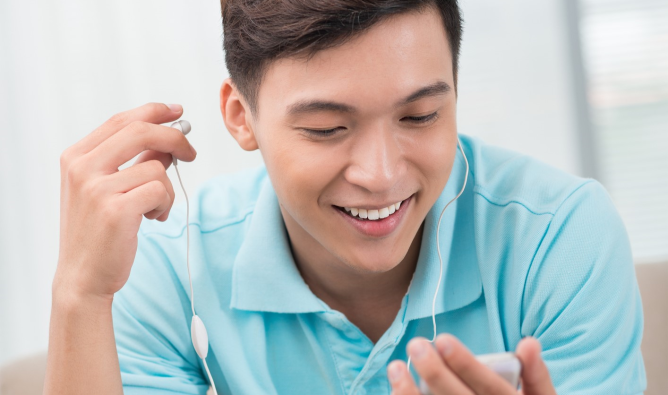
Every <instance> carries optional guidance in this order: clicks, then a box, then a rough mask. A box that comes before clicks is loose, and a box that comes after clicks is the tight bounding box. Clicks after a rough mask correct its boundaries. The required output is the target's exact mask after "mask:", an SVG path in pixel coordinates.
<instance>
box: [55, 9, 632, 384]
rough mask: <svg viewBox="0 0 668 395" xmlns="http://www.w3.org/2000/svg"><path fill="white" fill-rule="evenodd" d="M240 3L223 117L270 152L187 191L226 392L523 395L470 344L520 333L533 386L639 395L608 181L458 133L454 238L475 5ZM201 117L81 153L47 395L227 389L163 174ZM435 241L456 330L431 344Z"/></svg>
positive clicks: (68, 198) (111, 126)
mask: <svg viewBox="0 0 668 395" xmlns="http://www.w3.org/2000/svg"><path fill="white" fill-rule="evenodd" d="M222 8H223V25H224V29H225V30H224V33H225V36H224V37H225V50H226V61H227V66H228V69H229V71H230V75H231V79H227V80H226V81H225V82H224V83H223V86H222V88H221V91H220V99H221V103H220V104H221V112H222V115H223V119H224V121H225V125H226V126H227V129H228V130H229V132H230V133H231V134H232V135H233V136H234V138H235V139H236V140H237V142H238V143H239V145H240V146H241V147H242V148H243V149H245V150H255V149H260V151H261V153H262V156H263V158H264V162H265V165H266V168H265V167H263V168H261V169H257V170H253V171H245V172H242V173H239V174H236V175H232V176H220V177H216V178H214V179H212V180H210V181H209V182H207V183H205V184H204V185H202V186H201V187H200V188H199V189H198V190H197V192H196V194H195V195H194V196H192V195H191V197H190V204H191V207H190V208H191V211H190V218H189V224H190V225H189V229H190V232H191V233H192V234H191V236H190V262H191V270H192V275H193V286H194V288H195V295H196V298H195V299H194V306H195V309H196V311H197V313H198V315H199V316H200V317H201V318H202V319H203V320H204V322H205V323H206V325H207V328H208V334H209V352H208V357H207V359H206V360H207V363H208V367H209V368H210V371H211V375H212V377H213V379H214V382H215V384H216V388H217V390H218V393H220V394H388V393H390V391H392V392H393V393H395V394H417V393H418V389H417V387H416V385H415V382H416V381H417V380H418V379H419V378H420V377H421V378H422V379H424V380H425V382H426V383H427V385H428V386H429V387H430V390H431V392H432V393H434V394H514V393H516V390H515V389H513V388H511V387H510V386H509V385H508V384H506V383H505V382H504V381H503V380H502V379H501V378H500V377H499V376H497V375H496V374H495V373H493V372H492V371H491V370H489V369H487V368H486V367H484V366H483V365H481V364H479V363H478V362H476V360H475V359H474V357H473V354H484V353H494V352H503V351H514V350H516V352H517V355H518V356H519V358H520V360H521V361H522V363H523V371H522V387H523V389H522V391H523V393H524V394H525V395H529V394H555V393H556V392H559V393H560V394H639V393H642V391H643V390H644V387H645V375H644V367H643V362H642V357H641V354H640V340H641V333H642V309H641V304H640V297H639V293H638V289H637V284H636V280H635V276H634V269H633V265H632V258H631V252H630V248H629V242H628V240H627V236H626V233H625V230H624V226H623V224H622V222H621V220H620V218H619V215H618V214H617V212H616V211H615V209H614V206H613V204H612V202H611V201H610V198H609V196H608V195H607V193H606V192H605V190H604V189H603V188H602V187H601V185H600V184H599V183H597V182H596V181H594V180H591V179H582V178H578V177H575V176H571V175H568V174H565V173H563V172H561V171H558V170H555V169H553V168H550V167H548V166H546V165H544V164H541V163H540V162H538V161H536V160H533V159H530V158H528V157H526V156H522V155H518V154H515V153H512V152H509V151H505V150H501V149H498V148H494V147H490V146H487V145H485V144H483V143H482V142H481V141H479V140H476V139H473V138H469V137H466V136H460V140H461V144H462V148H463V151H464V153H465V154H466V157H467V159H468V165H469V169H468V180H467V182H466V184H465V188H464V189H463V193H462V195H461V196H460V197H459V199H458V200H456V201H455V202H454V203H453V204H451V205H450V206H449V207H448V210H447V211H445V214H444V216H443V219H442V222H441V228H440V231H439V232H437V225H438V220H439V218H438V217H439V214H440V213H441V210H442V209H443V207H444V205H445V204H446V203H447V202H448V201H450V200H451V199H452V198H454V197H455V196H456V195H457V194H458V192H459V191H460V189H461V188H462V187H463V186H464V180H465V179H466V165H465V160H464V156H463V155H462V153H461V152H459V151H458V146H457V142H458V135H457V127H456V121H455V114H456V92H457V90H456V87H457V84H456V81H457V58H458V53H459V43H460V37H461V19H460V14H459V9H458V7H457V4H456V2H455V1H446V0H438V1H437V0H432V1H427V0H424V1H419V0H384V1H380V0H365V1H362V0H327V1H323V0H300V1H293V0H272V1H270V0H258V1H249V0H229V1H227V2H225V1H224V2H223V3H222ZM181 115H182V108H181V107H180V106H178V105H172V106H166V105H163V104H149V105H146V106H143V107H140V108H137V109H134V110H131V111H128V112H125V113H122V114H118V115H116V116H114V117H112V118H111V119H110V120H109V121H107V122H106V123H104V124H103V125H102V126H100V128H98V129H97V130H95V131H94V132H93V133H91V134H90V135H89V136H87V137H86V138H84V139H83V140H81V141H80V142H78V143H77V144H75V145H74V146H72V147H70V148H68V149H67V150H66V151H65V152H64V153H63V156H62V160H61V162H62V163H61V168H62V196H61V199H62V207H61V213H62V226H61V249H60V256H59V264H58V271H57V274H56V277H55V279H54V284H53V314H52V323H51V342H50V346H49V347H50V349H49V371H48V375H47V384H46V393H48V394H55V393H68V394H71V393H96V394H120V393H122V392H123V391H125V393H127V394H158V393H173V392H177V393H188V394H203V393H205V392H206V390H207V388H208V386H209V383H208V379H207V374H206V373H205V369H204V367H203V364H202V361H201V360H200V359H199V358H198V356H197V354H196V353H195V350H194V349H193V346H192V344H191V342H190V323H191V318H192V311H191V299H190V285H189V282H188V275H187V270H186V265H185V264H186V230H185V221H186V218H185V207H183V206H181V207H179V208H176V209H175V210H174V211H170V209H171V205H172V202H173V198H174V189H173V186H172V184H171V182H170V180H169V179H168V177H167V175H166V173H165V169H166V168H167V167H169V164H170V163H171V155H173V156H174V157H176V158H177V159H179V160H183V161H192V160H194V158H195V155H196V154H195V151H194V149H192V147H191V146H190V145H189V143H188V142H187V140H186V139H185V138H184V137H183V136H182V135H181V134H180V133H179V132H178V131H176V130H175V129H172V128H169V127H166V126H160V125H158V124H161V123H165V122H170V121H173V120H175V119H178V118H179V117H180V116H181ZM142 151H145V152H144V153H143V154H142V155H141V156H140V158H139V159H138V161H137V162H136V163H135V164H134V165H133V166H132V167H130V168H128V169H124V170H122V171H118V166H120V165H121V164H122V163H124V162H125V161H127V160H129V159H131V158H132V157H134V156H135V155H137V154H139V153H140V152H142ZM170 214H171V215H170ZM142 215H143V216H145V217H146V218H147V219H158V221H161V222H154V221H142ZM364 217H366V218H364ZM140 224H141V226H140ZM437 235H439V237H438V239H437ZM437 246H438V248H439V249H440V252H441V255H442V256H443V277H442V279H440V280H441V283H440V288H439V292H438V294H437V295H436V299H435V305H434V309H435V317H436V322H437V324H438V327H437V329H438V332H439V333H448V334H447V335H446V334H441V335H440V336H439V337H438V338H437V339H436V341H435V347H432V345H431V344H430V343H429V342H428V341H427V340H426V339H425V338H431V337H432V336H433V326H432V317H431V315H432V297H433V296H434V292H435V290H436V288H437V285H438V281H439V258H438V251H437ZM131 268H132V275H130V269H131ZM112 301H113V303H112ZM112 315H113V323H112ZM523 338H525V339H523ZM541 345H542V353H541ZM409 355H410V356H411V357H412V367H411V368H412V369H414V370H413V371H412V373H413V374H412V375H411V374H409V373H408V370H407V366H406V363H405V362H404V361H406V360H407V358H408V356H409ZM119 364H120V368H119Z"/></svg>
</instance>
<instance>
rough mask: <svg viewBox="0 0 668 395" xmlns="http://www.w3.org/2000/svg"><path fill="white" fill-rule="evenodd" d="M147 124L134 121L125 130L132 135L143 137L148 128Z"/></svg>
mask: <svg viewBox="0 0 668 395" xmlns="http://www.w3.org/2000/svg"><path fill="white" fill-rule="evenodd" d="M146 126H147V124H146V122H143V121H132V122H130V123H129V124H128V126H126V127H125V128H126V129H127V130H128V131H129V132H130V133H131V134H137V135H142V134H145V133H146V131H147V130H148V128H147V127H146Z"/></svg>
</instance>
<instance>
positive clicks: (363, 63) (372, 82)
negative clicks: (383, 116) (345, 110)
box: [258, 7, 454, 115]
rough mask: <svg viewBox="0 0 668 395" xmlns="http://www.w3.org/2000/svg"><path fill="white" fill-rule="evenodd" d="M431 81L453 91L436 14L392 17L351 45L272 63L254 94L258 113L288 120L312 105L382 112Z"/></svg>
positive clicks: (446, 46) (445, 43)
mask: <svg viewBox="0 0 668 395" xmlns="http://www.w3.org/2000/svg"><path fill="white" fill-rule="evenodd" d="M435 80H442V81H445V82H446V83H447V84H449V85H450V86H454V81H453V75H452V56H451V53H450V48H449V44H448V40H447V36H446V32H445V29H444V27H443V22H442V20H441V16H440V14H439V13H438V11H437V10H436V9H435V8H432V7H429V8H427V9H425V10H423V11H420V12H409V13H403V14H399V15H395V16H392V17H390V18H388V19H386V20H384V21H382V22H380V23H378V24H376V25H374V26H372V27H371V28H370V29H369V30H367V31H365V32H364V33H362V34H360V35H359V36H357V37H354V38H353V39H352V40H350V41H348V42H346V43H344V44H342V45H339V46H336V47H334V48H329V49H326V50H322V51H319V52H317V53H316V54H315V55H314V56H313V57H312V58H310V59H308V60H305V59H303V58H297V57H290V58H283V59H279V60H276V61H274V62H273V63H271V64H270V65H269V66H268V67H267V70H266V72H265V75H264V77H263V79H262V83H261V85H260V89H259V91H258V106H259V112H260V113H270V114H274V115H277V114H282V115H287V110H288V108H289V107H290V105H291V104H293V103H296V102H300V101H308V100H313V99H322V100H336V101H338V102H345V103H349V104H350V105H352V106H355V107H360V108H366V109H367V110H369V111H372V110H374V109H377V110H382V109H386V108H387V106H388V105H394V104H395V103H396V102H397V101H398V100H400V99H401V98H404V97H405V96H406V95H407V94H408V93H410V92H412V91H414V90H415V89H417V88H421V87H423V86H426V85H428V84H430V83H433V81H435Z"/></svg>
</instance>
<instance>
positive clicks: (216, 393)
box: [172, 159, 218, 395]
mask: <svg viewBox="0 0 668 395" xmlns="http://www.w3.org/2000/svg"><path fill="white" fill-rule="evenodd" d="M172 163H174V170H176V176H177V177H178V178H179V184H181V189H182V190H183V196H185V197H186V243H187V245H186V266H187V267H188V282H189V283H190V308H191V309H192V312H193V316H196V315H197V314H195V293H194V292H193V280H192V277H191V275H190V226H189V225H190V224H189V223H188V222H189V218H190V202H189V201H188V194H187V193H186V188H185V187H184V186H183V181H181V174H179V167H178V166H177V165H176V159H174V160H173V162H172ZM198 355H199V353H198ZM202 362H204V369H206V374H207V376H209V382H210V383H211V388H213V393H214V394H215V395H218V391H217V390H216V384H215V383H214V382H213V377H211V371H210V370H209V365H207V363H206V358H202Z"/></svg>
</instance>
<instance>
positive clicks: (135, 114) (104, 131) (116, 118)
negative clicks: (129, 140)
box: [72, 103, 183, 156]
mask: <svg viewBox="0 0 668 395" xmlns="http://www.w3.org/2000/svg"><path fill="white" fill-rule="evenodd" d="M182 113H183V107H181V105H180V104H163V103H146V104H144V105H142V106H139V107H136V108H133V109H132V110H128V111H123V112H120V113H118V114H115V115H113V116H112V117H111V118H109V119H108V120H107V121H106V122H105V123H103V124H102V125H100V126H99V127H98V128H97V129H95V130H94V131H92V132H91V133H90V134H88V135H87V136H86V137H84V138H83V139H81V140H80V141H79V142H77V143H76V144H74V145H73V146H72V150H73V151H74V152H75V153H76V154H77V156H81V155H84V154H86V153H88V152H90V151H92V150H93V149H95V147H97V146H98V145H100V144H101V143H102V142H103V141H105V140H107V139H108V138H109V137H111V136H112V135H114V134H115V133H117V132H118V131H120V130H121V129H123V128H124V127H126V126H128V125H129V124H131V123H132V122H135V121H144V122H150V123H156V124H159V123H165V122H169V121H175V120H177V119H178V118H179V117H180V116H181V115H182Z"/></svg>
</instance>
